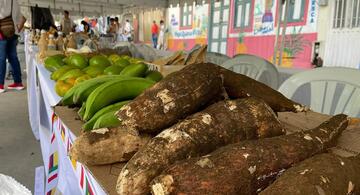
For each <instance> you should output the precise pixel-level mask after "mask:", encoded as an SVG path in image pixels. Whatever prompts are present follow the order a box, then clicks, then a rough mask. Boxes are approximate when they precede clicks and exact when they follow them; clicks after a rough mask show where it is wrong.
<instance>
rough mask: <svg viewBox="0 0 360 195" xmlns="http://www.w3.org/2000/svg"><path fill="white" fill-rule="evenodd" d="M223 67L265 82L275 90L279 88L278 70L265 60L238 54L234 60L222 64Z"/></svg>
mask: <svg viewBox="0 0 360 195" xmlns="http://www.w3.org/2000/svg"><path fill="white" fill-rule="evenodd" d="M221 66H222V67H224V68H226V69H229V70H232V71H234V72H236V73H240V74H244V75H246V76H248V77H251V78H253V79H255V80H257V81H260V82H263V83H265V84H266V85H268V86H270V87H272V88H273V89H277V88H278V85H279V73H278V70H277V69H276V67H275V65H273V64H272V63H270V62H268V61H267V60H265V59H263V58H260V57H257V56H254V55H249V54H238V55H236V56H235V57H234V58H232V59H230V60H227V61H226V62H224V63H223V64H221Z"/></svg>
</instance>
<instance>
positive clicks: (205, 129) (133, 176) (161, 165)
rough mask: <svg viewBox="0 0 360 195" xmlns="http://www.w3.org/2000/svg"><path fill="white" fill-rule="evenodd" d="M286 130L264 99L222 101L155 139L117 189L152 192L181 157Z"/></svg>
mask: <svg viewBox="0 0 360 195" xmlns="http://www.w3.org/2000/svg"><path fill="white" fill-rule="evenodd" d="M284 133H285V131H284V129H283V127H282V125H281V124H280V122H279V120H278V119H277V118H276V116H275V113H274V112H273V111H272V109H271V108H270V107H269V106H268V105H266V104H265V103H264V102H263V101H262V100H260V99H257V98H244V99H238V100H227V101H221V102H218V103H216V104H213V105H211V106H209V107H208V108H206V109H205V110H203V111H201V112H198V113H196V114H194V115H192V116H190V117H188V118H186V119H185V120H183V121H181V122H179V123H177V124H175V125H174V126H172V127H170V128H168V129H166V130H164V131H163V132H162V133H160V134H159V135H157V136H156V137H154V138H153V139H151V141H150V142H149V143H148V144H147V145H146V146H145V147H143V148H141V149H140V151H139V152H137V153H136V154H135V155H134V156H133V158H131V159H130V161H129V162H128V163H127V164H126V165H125V167H124V168H123V169H122V171H121V173H120V175H119V178H118V182H117V186H116V187H117V192H118V194H122V195H125V194H126V195H130V194H131V195H134V194H136V195H138V194H148V193H149V192H150V188H149V184H150V182H151V180H152V179H153V178H154V177H156V176H157V175H158V174H160V173H161V172H162V171H163V170H164V169H165V168H166V167H167V166H169V165H170V164H172V163H174V162H175V161H177V160H182V159H186V158H189V157H194V156H201V155H204V154H207V153H209V152H211V151H213V150H215V149H216V148H219V147H221V146H224V145H227V144H230V143H236V142H239V141H241V140H246V139H258V138H264V137H271V136H277V135H282V134H284Z"/></svg>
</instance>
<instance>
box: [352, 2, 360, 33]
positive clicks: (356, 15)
mask: <svg viewBox="0 0 360 195" xmlns="http://www.w3.org/2000/svg"><path fill="white" fill-rule="evenodd" d="M351 11H352V15H351V16H352V17H351V18H350V20H351V22H350V23H351V25H350V27H352V28H359V27H360V0H353V1H352V9H351Z"/></svg>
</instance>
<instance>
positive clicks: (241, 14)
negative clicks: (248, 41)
mask: <svg viewBox="0 0 360 195" xmlns="http://www.w3.org/2000/svg"><path fill="white" fill-rule="evenodd" d="M252 7H253V4H252V0H235V20H234V21H235V22H234V28H247V27H250V18H251V17H250V14H251V10H252V9H253V8H252Z"/></svg>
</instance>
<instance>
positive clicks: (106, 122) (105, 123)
mask: <svg viewBox="0 0 360 195" xmlns="http://www.w3.org/2000/svg"><path fill="white" fill-rule="evenodd" d="M116 112H117V111H112V112H108V113H106V114H104V115H102V116H101V117H100V118H99V119H98V120H97V121H96V123H95V124H94V129H100V128H105V127H108V128H109V127H117V126H119V125H120V124H121V122H120V120H119V119H118V118H117V117H116V116H115V113H116Z"/></svg>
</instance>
